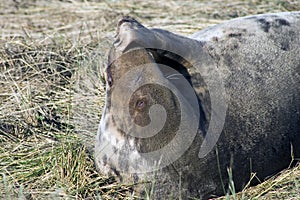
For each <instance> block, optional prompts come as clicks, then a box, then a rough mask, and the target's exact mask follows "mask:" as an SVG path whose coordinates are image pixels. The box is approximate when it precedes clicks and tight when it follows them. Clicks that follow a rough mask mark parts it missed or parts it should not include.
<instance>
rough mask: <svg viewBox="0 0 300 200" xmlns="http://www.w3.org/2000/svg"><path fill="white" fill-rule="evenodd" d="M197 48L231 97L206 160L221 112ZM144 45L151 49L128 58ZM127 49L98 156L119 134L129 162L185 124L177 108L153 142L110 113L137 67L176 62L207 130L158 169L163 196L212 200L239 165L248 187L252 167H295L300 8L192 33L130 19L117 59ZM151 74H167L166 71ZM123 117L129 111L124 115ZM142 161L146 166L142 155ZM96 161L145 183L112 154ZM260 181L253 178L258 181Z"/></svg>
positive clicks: (236, 175) (299, 153) (261, 174)
mask: <svg viewBox="0 0 300 200" xmlns="http://www.w3.org/2000/svg"><path fill="white" fill-rule="evenodd" d="M149 46H156V47H161V48H160V49H166V48H167V49H176V50H177V52H181V53H182V54H181V55H183V57H184V58H185V59H183V58H182V56H181V57H179V56H177V55H174V54H173V53H170V52H166V51H161V50H157V49H147V47H149ZM195 46H197V49H199V47H200V49H201V51H200V52H199V56H200V57H201V56H203V55H209V56H210V59H212V60H213V61H214V63H215V64H216V65H217V67H218V70H219V71H220V73H221V75H222V79H223V81H224V86H225V90H226V98H227V101H228V102H227V103H228V110H227V113H226V120H225V125H224V128H223V131H222V133H221V136H220V138H219V140H218V142H217V145H216V148H215V149H214V150H213V151H211V152H210V153H209V154H208V155H207V156H206V157H204V158H201V159H200V158H198V152H199V149H200V146H201V144H202V141H203V137H204V135H205V131H206V130H207V127H208V125H209V119H210V116H211V112H213V111H211V103H210V96H209V91H208V89H207V87H206V84H205V83H204V81H203V78H202V77H201V74H198V73H197V72H196V71H195V69H193V66H192V64H191V63H192V62H191V61H192V60H193V57H191V56H190V55H193V54H191V53H190V52H191V51H192V50H193V49H194V47H195ZM136 47H141V48H145V49H144V50H141V49H140V50H138V51H137V52H139V53H133V54H132V55H127V56H126V55H125V54H126V52H130V49H134V48H136ZM122 54H124V55H125V56H124V57H123V58H122V60H121V61H120V60H119V61H117V62H115V63H113V64H112V65H111V66H109V67H108V74H107V76H108V78H107V79H108V80H109V83H108V89H107V102H106V107H105V109H104V112H103V116H102V121H101V123H102V129H101V128H100V129H99V132H98V135H97V139H96V140H97V142H96V153H97V150H98V151H99V149H101V145H103V143H104V141H106V142H111V141H109V140H110V139H109V138H110V137H113V139H116V138H117V139H116V140H117V141H120V140H121V141H122V140H123V141H125V142H124V144H122V145H121V146H122V147H120V146H118V145H115V148H116V149H115V152H118V151H119V152H120V159H121V160H122V159H124V162H125V161H126V159H128V156H131V155H130V153H129V152H131V151H135V152H147V151H151V150H154V149H157V148H161V147H162V146H163V145H165V143H167V142H168V141H169V140H170V138H169V137H172V134H174V132H175V130H174V127H176V125H177V124H178V123H179V122H178V113H176V111H174V113H173V114H172V115H170V116H169V117H170V119H168V126H166V127H164V130H163V133H164V134H161V135H159V136H157V137H154V138H150V139H148V140H147V139H145V140H141V139H136V138H130V137H129V136H126V133H123V132H121V131H120V132H119V135H117V132H118V131H113V126H114V123H113V121H112V119H111V118H110V117H107V116H111V115H112V114H116V113H110V106H111V105H110V101H111V99H110V98H111V94H112V93H113V92H114V90H113V85H114V84H115V83H116V82H117V81H118V79H119V77H121V76H122V74H124V73H125V72H126V71H128V70H130V67H132V66H137V65H139V64H141V63H149V62H150V63H155V62H156V63H164V64H167V65H168V64H169V65H170V66H172V67H174V66H175V67H176V69H177V70H178V71H179V72H180V73H181V74H183V75H184V76H185V77H186V78H187V79H188V80H189V82H190V83H191V85H192V86H193V87H194V89H195V91H196V93H197V95H198V101H199V103H200V104H201V105H200V110H201V114H202V115H201V118H200V123H199V131H198V134H197V136H196V137H195V140H194V142H193V144H192V145H191V147H190V148H189V149H188V151H186V152H185V154H184V155H183V156H182V157H181V158H180V159H179V160H177V161H176V162H175V163H173V164H172V165H170V166H168V167H166V168H164V169H163V170H160V171H158V172H156V175H155V177H156V178H155V179H156V180H155V184H156V186H155V187H154V188H155V193H154V196H155V198H157V199H167V198H168V197H170V196H171V197H173V198H179V196H180V195H181V197H182V198H183V199H186V198H187V197H196V198H204V199H207V198H209V197H213V196H214V195H216V196H219V195H223V194H224V192H226V191H224V188H225V190H226V188H227V185H228V173H227V168H232V171H233V179H234V183H235V187H236V190H237V191H240V190H241V189H242V188H243V187H244V186H245V185H246V184H247V183H248V181H249V178H250V173H251V172H254V173H256V176H257V177H258V178H259V179H260V180H264V178H266V177H268V176H271V175H274V174H276V173H277V172H279V171H280V170H282V169H284V168H286V167H287V166H289V164H290V162H291V153H293V154H294V156H295V157H298V158H299V157H300V90H299V89H300V12H292V13H276V14H266V15H257V16H250V17H244V18H238V19H234V20H231V21H228V22H226V23H223V24H220V25H216V26H213V27H210V28H207V29H204V30H202V31H200V32H197V33H195V34H194V35H192V36H190V37H189V38H188V37H182V36H179V35H176V34H173V33H170V32H168V31H164V30H160V29H147V28H145V27H144V26H142V25H141V24H139V23H138V22H137V21H135V20H134V19H132V18H128V17H127V18H123V19H122V20H121V21H120V23H119V26H118V36H117V41H116V42H115V45H114V47H113V48H112V51H111V54H110V61H113V60H114V59H115V58H116V57H118V56H120V55H122ZM137 55H138V56H137ZM203 58H204V59H205V56H203ZM110 61H109V62H110ZM206 65H207V62H206V60H203V66H201V67H203V68H204V69H205V67H206ZM158 70H159V68H158ZM144 76H145V77H147V76H151V77H152V76H153V77H156V76H157V77H156V78H157V79H163V78H164V77H165V76H166V74H164V72H162V76H161V75H151V74H145V75H144ZM152 89H153V88H152ZM152 89H151V88H150V89H149V88H148V89H144V91H141V92H145V91H149V95H150V96H151V95H152V93H151V90H152ZM142 90H143V89H142ZM155 91H162V93H163V94H159V95H158V96H163V97H164V98H166V99H173V98H174V96H172V94H171V93H169V92H168V91H165V92H164V91H163V89H162V88H158V89H157V88H156V89H155ZM118 95H120V96H121V95H122V94H118ZM153 101H154V103H155V102H156V103H157V102H159V99H155V98H153ZM120 103H122V102H120ZM162 104H164V106H166V107H167V108H169V109H170V110H171V109H176V107H177V102H176V99H175V101H167V102H163V103H162ZM118 114H120V116H122V113H118ZM105 116H106V118H105ZM143 120H146V118H144V119H141V123H144V122H145V121H143ZM104 124H105V125H104ZM104 126H105V128H103V127H104ZM112 135H113V136H112ZM165 135H167V136H165ZM129 140H132V142H131V143H130V142H129ZM126 141H128V142H126ZM114 144H116V142H114ZM125 146H126V147H125ZM291 147H293V149H291ZM118 148H119V149H118ZM122 149H123V150H124V149H125V150H124V151H122ZM292 150H293V152H292ZM121 152H123V153H121ZM124 152H125V153H124ZM136 162H137V164H138V162H139V160H136ZM96 163H97V165H98V167H99V169H100V170H101V171H102V172H105V173H113V174H115V175H117V176H119V177H120V178H121V179H122V181H125V182H128V181H133V182H134V181H141V177H143V176H141V175H132V176H129V175H128V174H126V173H123V174H122V173H121V172H118V171H117V170H116V169H117V168H118V167H117V166H110V165H109V158H108V157H107V156H106V157H105V158H99V157H97V154H96ZM125 165H126V164H124V166H125ZM127 167H128V166H127ZM107 168H108V169H107ZM153 174H155V173H153ZM149 175H151V174H148V176H149ZM179 182H180V184H179ZM256 182H257V181H256V179H255V180H253V183H254V184H255V183H256ZM223 186H224V187H223ZM137 190H141V188H138V189H137Z"/></svg>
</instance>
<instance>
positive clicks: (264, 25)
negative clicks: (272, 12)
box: [257, 18, 271, 33]
mask: <svg viewBox="0 0 300 200" xmlns="http://www.w3.org/2000/svg"><path fill="white" fill-rule="evenodd" d="M257 22H258V23H260V26H261V28H262V29H263V30H264V32H266V33H268V32H269V30H270V28H271V25H270V22H268V21H267V20H266V19H263V18H261V19H258V20H257Z"/></svg>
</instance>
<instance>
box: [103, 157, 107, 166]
mask: <svg viewBox="0 0 300 200" xmlns="http://www.w3.org/2000/svg"><path fill="white" fill-rule="evenodd" d="M102 161H103V164H104V165H106V164H107V155H106V154H105V155H104V156H103V157H102Z"/></svg>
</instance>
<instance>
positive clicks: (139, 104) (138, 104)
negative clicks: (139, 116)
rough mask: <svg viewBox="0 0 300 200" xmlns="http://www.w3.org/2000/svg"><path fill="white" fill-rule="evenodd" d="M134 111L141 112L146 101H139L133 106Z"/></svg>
mask: <svg viewBox="0 0 300 200" xmlns="http://www.w3.org/2000/svg"><path fill="white" fill-rule="evenodd" d="M135 107H136V109H138V110H142V109H143V108H145V107H146V99H139V100H138V101H137V102H136V104H135Z"/></svg>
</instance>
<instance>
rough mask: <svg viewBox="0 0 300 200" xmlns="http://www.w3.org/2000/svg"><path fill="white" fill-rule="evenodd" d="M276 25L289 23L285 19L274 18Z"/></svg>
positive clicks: (288, 24)
mask: <svg viewBox="0 0 300 200" xmlns="http://www.w3.org/2000/svg"><path fill="white" fill-rule="evenodd" d="M275 22H276V25H279V26H291V24H290V23H289V22H288V21H287V20H285V19H280V18H279V19H275Z"/></svg>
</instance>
